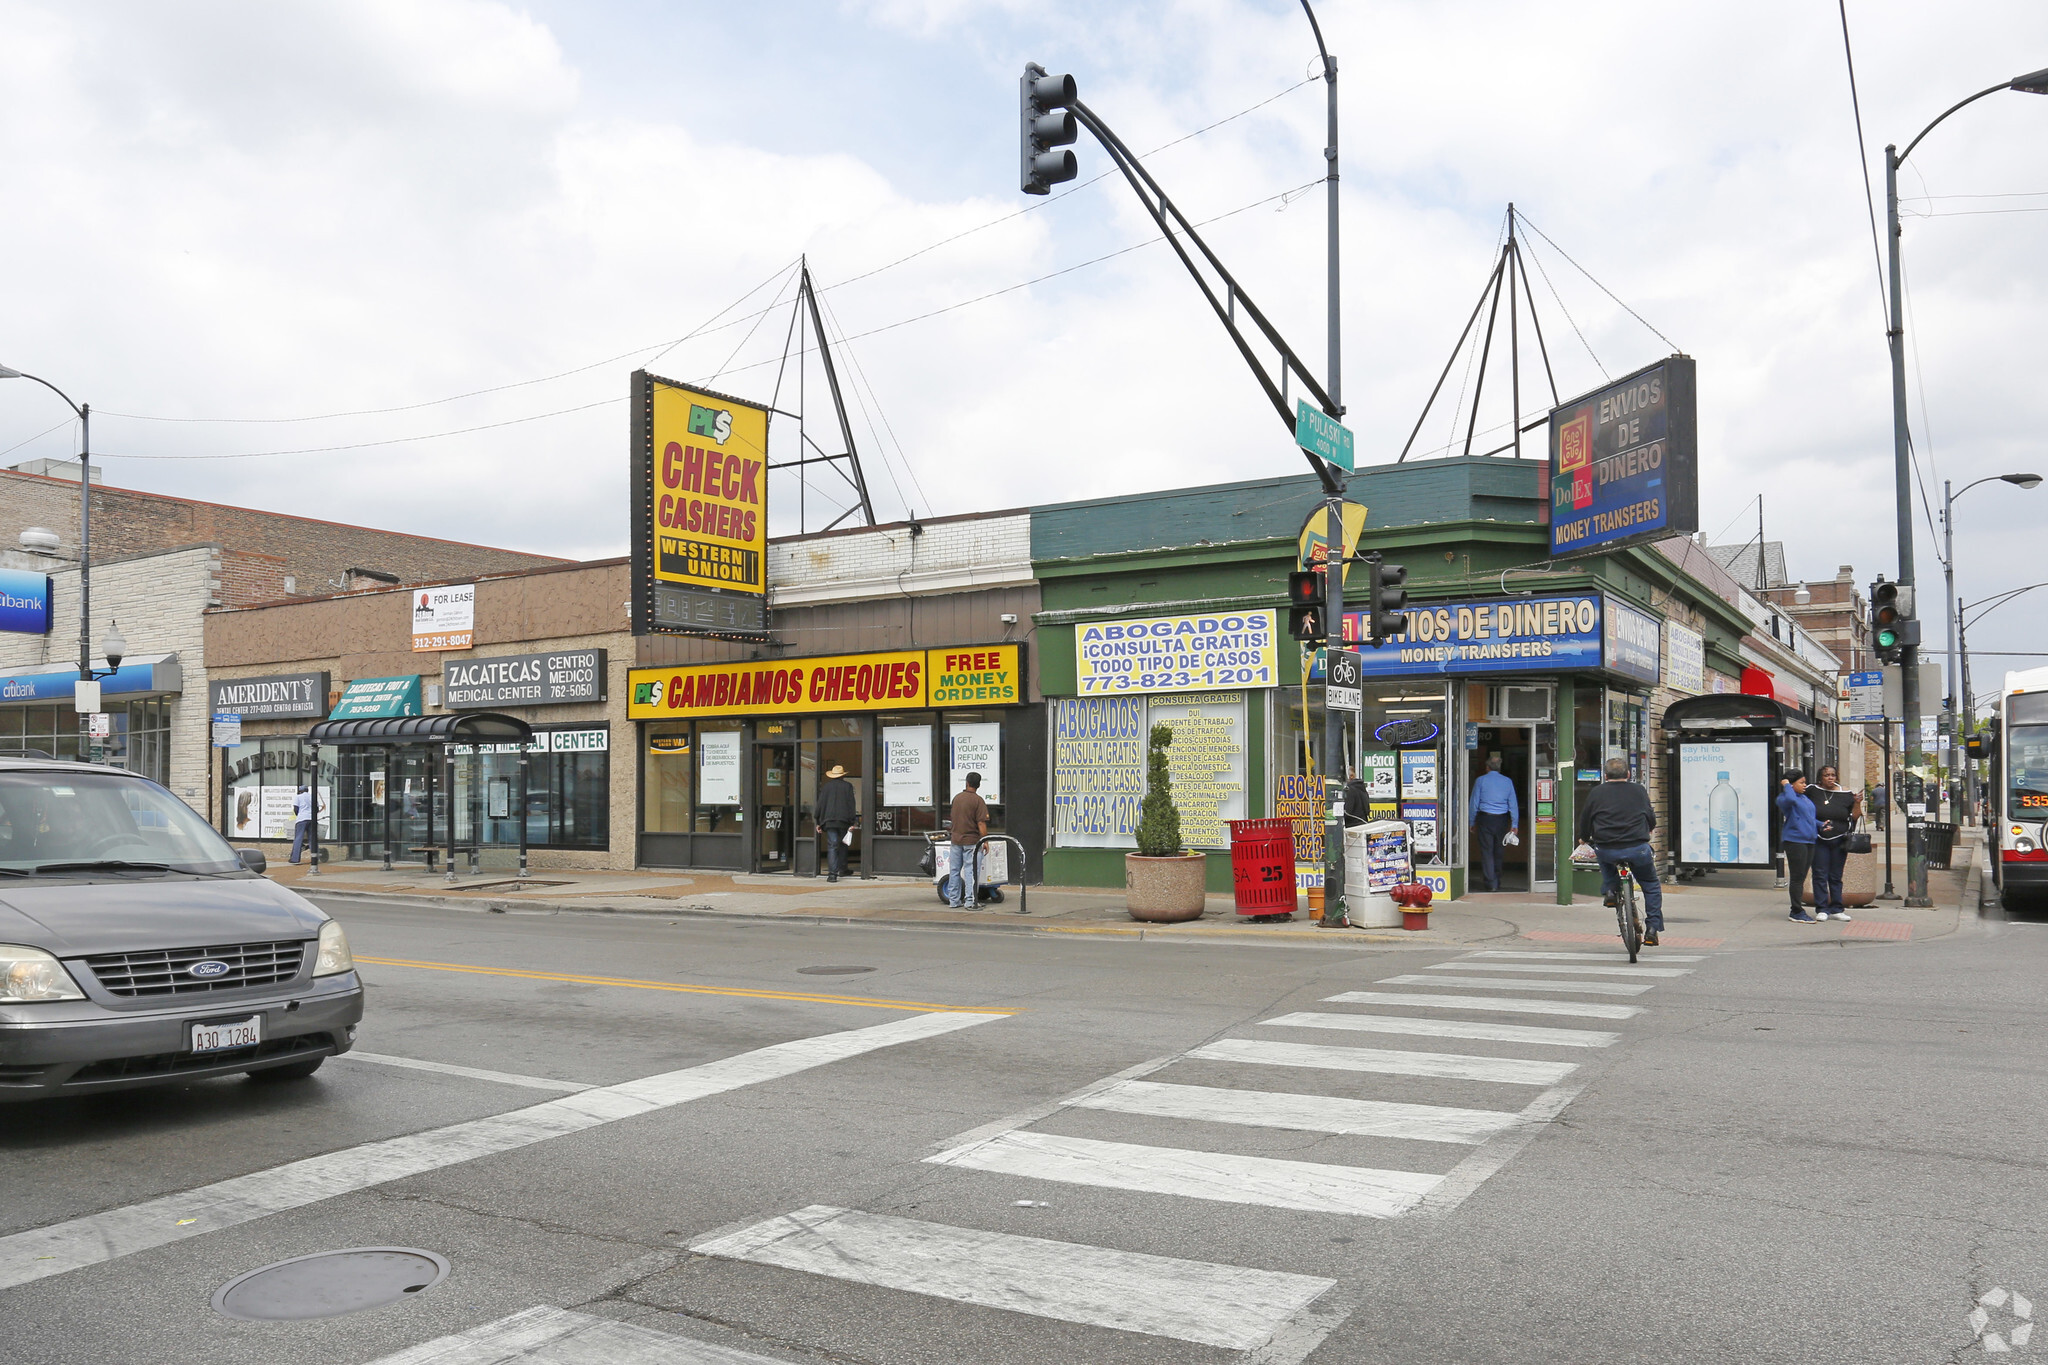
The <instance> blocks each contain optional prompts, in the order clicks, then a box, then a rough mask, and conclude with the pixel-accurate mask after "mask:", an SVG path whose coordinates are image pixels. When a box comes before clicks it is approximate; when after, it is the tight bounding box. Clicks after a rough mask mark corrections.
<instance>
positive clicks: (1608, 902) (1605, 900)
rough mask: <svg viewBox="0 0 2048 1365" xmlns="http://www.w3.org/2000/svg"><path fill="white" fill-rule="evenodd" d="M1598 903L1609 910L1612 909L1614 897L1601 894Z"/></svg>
mask: <svg viewBox="0 0 2048 1365" xmlns="http://www.w3.org/2000/svg"><path fill="white" fill-rule="evenodd" d="M1600 903H1601V904H1602V905H1604V906H1606V907H1607V908H1608V909H1609V910H1612V909H1613V908H1614V897H1612V896H1603V897H1601V898H1600Z"/></svg>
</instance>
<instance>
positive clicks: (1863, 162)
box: [1835, 0, 1891, 325]
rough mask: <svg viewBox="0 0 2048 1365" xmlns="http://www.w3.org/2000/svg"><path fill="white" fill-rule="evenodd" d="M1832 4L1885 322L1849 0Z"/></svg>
mask: <svg viewBox="0 0 2048 1365" xmlns="http://www.w3.org/2000/svg"><path fill="white" fill-rule="evenodd" d="M1835 7H1836V9H1837V10H1839V11H1840V12H1841V16H1842V59H1843V60H1844V61H1845V62H1846V63H1847V64H1848V67H1849V111H1850V112H1851V113H1852V114H1854V115H1855V116H1856V164H1857V165H1858V166H1859V167H1861V168H1862V170H1863V206H1864V208H1865V209H1866V210H1867V211H1868V212H1869V215H1870V258H1871V263H1872V264H1873V265H1875V266H1876V267H1877V299H1878V305H1879V311H1880V312H1881V313H1883V314H1884V316H1885V318H1886V320H1887V325H1889V320H1890V317H1891V306H1890V304H1888V303H1886V301H1885V300H1886V294H1885V285H1884V247H1883V245H1882V242H1881V240H1880V238H1879V237H1878V232H1877V195H1876V192H1875V191H1873V190H1872V189H1871V188H1870V149H1869V148H1868V147H1867V146H1866V145H1865V144H1864V141H1863V104H1862V101H1861V100H1859V99H1858V98H1857V95H1856V54H1855V53H1854V52H1853V51H1852V50H1851V49H1850V47H1849V0H1835Z"/></svg>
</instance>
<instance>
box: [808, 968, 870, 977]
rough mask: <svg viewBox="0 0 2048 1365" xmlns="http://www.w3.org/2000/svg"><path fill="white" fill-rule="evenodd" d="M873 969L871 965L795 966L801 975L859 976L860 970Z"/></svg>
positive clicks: (868, 970) (867, 970)
mask: <svg viewBox="0 0 2048 1365" xmlns="http://www.w3.org/2000/svg"><path fill="white" fill-rule="evenodd" d="M873 970H874V968H873V967H799V968H797V971H798V973H799V974H801V975H803V976H859V975H860V974H861V973H862V972H871V971H873Z"/></svg>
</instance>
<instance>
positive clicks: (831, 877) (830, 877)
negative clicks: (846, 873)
mask: <svg viewBox="0 0 2048 1365" xmlns="http://www.w3.org/2000/svg"><path fill="white" fill-rule="evenodd" d="M825 880H826V881H828V882H836V881H838V880H839V874H838V873H837V872H828V873H826V874H825Z"/></svg>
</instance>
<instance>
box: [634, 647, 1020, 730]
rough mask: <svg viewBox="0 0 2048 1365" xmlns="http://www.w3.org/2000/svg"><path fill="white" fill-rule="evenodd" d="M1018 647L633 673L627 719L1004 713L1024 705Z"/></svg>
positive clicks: (830, 657)
mask: <svg viewBox="0 0 2048 1365" xmlns="http://www.w3.org/2000/svg"><path fill="white" fill-rule="evenodd" d="M1023 655H1024V650H1023V647H1022V646H1020V645H963V646H960V647H958V648H954V649H932V650H923V649H918V650H893V651H888V652H884V653H877V654H834V655H826V656H822V657H818V658H810V659H777V660H773V661H763V662H759V663H734V664H698V665H694V666H692V667H688V668H636V669H634V670H633V671H632V673H630V674H629V675H628V679H629V685H630V687H631V691H630V693H629V694H628V698H627V703H626V714H627V715H629V716H631V717H632V718H633V719H634V720H679V719H682V718H684V717H688V716H743V715H756V714H764V713H779V714H785V715H791V714H804V713H810V714H816V713H820V712H833V711H905V710H918V709H922V708H924V707H929V706H1009V705H1015V704H1016V703H1018V702H1021V701H1023V700H1024V681H1023V662H1024V659H1023Z"/></svg>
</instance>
